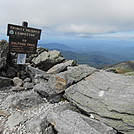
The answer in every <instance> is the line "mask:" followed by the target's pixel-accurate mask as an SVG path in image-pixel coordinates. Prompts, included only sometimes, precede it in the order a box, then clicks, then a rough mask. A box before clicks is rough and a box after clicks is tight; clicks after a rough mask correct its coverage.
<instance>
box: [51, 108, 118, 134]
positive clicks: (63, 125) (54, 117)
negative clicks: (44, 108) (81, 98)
mask: <svg viewBox="0 0 134 134" xmlns="http://www.w3.org/2000/svg"><path fill="white" fill-rule="evenodd" d="M48 121H49V122H50V123H51V124H52V125H53V126H54V128H55V129H56V131H57V132H58V133H59V134H108V133H107V132H108V131H109V132H110V131H111V130H113V129H112V128H110V127H106V126H105V127H103V129H105V131H104V130H100V129H98V128H97V126H93V124H91V123H87V122H85V121H84V120H83V118H82V117H81V115H80V114H79V113H77V112H74V111H71V110H65V111H63V112H58V113H55V112H53V113H51V114H50V115H48ZM88 121H89V120H88ZM92 123H94V121H93V120H92ZM95 123H96V124H97V125H102V124H99V123H98V122H96V121H95ZM95 123H94V124H95ZM96 124H95V125H96ZM99 127H100V126H99ZM101 128H102V127H101ZM106 129H107V130H108V131H107V130H106ZM103 132H104V133H103ZM111 134H116V133H115V132H114V131H113V133H112V131H111Z"/></svg>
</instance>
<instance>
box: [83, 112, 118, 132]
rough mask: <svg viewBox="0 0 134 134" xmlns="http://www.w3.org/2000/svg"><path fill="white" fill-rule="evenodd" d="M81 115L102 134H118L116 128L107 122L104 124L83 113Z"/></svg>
mask: <svg viewBox="0 0 134 134" xmlns="http://www.w3.org/2000/svg"><path fill="white" fill-rule="evenodd" d="M81 117H82V119H83V120H84V121H85V122H86V123H88V124H89V125H90V126H91V127H93V128H95V129H96V130H97V131H98V132H100V133H102V134H117V131H116V130H114V129H113V128H111V127H109V126H107V125H106V124H104V123H102V122H100V121H98V120H95V119H92V118H89V117H87V116H84V115H82V114H81Z"/></svg>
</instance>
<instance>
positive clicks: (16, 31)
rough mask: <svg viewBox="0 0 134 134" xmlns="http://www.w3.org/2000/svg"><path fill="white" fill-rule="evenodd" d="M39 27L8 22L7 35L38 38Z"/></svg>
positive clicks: (39, 33)
mask: <svg viewBox="0 0 134 134" xmlns="http://www.w3.org/2000/svg"><path fill="white" fill-rule="evenodd" d="M40 35H41V29H35V28H30V27H24V26H18V25H13V24H8V30H7V36H17V37H20V38H21V37H24V38H34V39H37V40H39V39H40Z"/></svg>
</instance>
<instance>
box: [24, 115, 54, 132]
mask: <svg viewBox="0 0 134 134" xmlns="http://www.w3.org/2000/svg"><path fill="white" fill-rule="evenodd" d="M26 130H27V132H30V133H31V134H55V133H54V129H53V127H52V125H50V124H49V122H48V121H47V114H45V113H44V115H43V116H37V117H36V118H34V119H32V120H29V121H27V123H26Z"/></svg>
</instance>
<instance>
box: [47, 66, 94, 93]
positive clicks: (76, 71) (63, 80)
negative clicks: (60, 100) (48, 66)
mask: <svg viewBox="0 0 134 134" xmlns="http://www.w3.org/2000/svg"><path fill="white" fill-rule="evenodd" d="M95 71H96V69H95V68H93V67H90V66H88V65H79V66H76V67H70V68H69V69H68V70H67V71H65V72H61V73H59V74H56V75H53V76H51V77H50V79H49V81H48V83H49V85H50V87H51V88H52V89H53V90H55V92H57V93H61V92H63V91H64V90H65V89H66V88H67V87H69V86H71V85H72V84H75V83H77V82H79V81H80V80H82V79H84V78H85V77H87V76H89V75H91V74H92V73H93V72H95Z"/></svg>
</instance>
